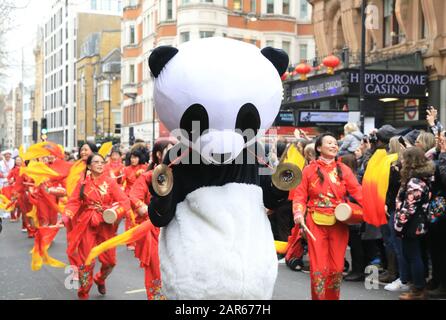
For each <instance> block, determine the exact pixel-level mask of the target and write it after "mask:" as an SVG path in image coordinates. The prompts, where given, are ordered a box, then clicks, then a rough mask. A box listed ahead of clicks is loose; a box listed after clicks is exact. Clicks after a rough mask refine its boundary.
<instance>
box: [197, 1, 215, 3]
mask: <svg viewBox="0 0 446 320" xmlns="http://www.w3.org/2000/svg"><path fill="white" fill-rule="evenodd" d="M200 2H207V3H212V2H214V0H200Z"/></svg>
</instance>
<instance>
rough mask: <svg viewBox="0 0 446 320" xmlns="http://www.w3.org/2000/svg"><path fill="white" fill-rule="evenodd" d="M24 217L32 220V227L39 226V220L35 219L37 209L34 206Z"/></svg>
mask: <svg viewBox="0 0 446 320" xmlns="http://www.w3.org/2000/svg"><path fill="white" fill-rule="evenodd" d="M26 216H27V217H28V218H31V219H32V220H33V224H34V227H37V228H38V227H39V226H40V225H39V219H37V207H36V206H33V208H32V209H31V211H30V212H28V213H27V214H26Z"/></svg>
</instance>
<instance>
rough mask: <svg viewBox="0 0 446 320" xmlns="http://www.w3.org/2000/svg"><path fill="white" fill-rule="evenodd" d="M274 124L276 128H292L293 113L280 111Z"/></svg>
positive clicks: (293, 123) (293, 121)
mask: <svg viewBox="0 0 446 320" xmlns="http://www.w3.org/2000/svg"><path fill="white" fill-rule="evenodd" d="M274 123H275V125H276V126H294V125H295V119H294V111H280V112H279V114H278V116H277V118H276V121H275V122H274Z"/></svg>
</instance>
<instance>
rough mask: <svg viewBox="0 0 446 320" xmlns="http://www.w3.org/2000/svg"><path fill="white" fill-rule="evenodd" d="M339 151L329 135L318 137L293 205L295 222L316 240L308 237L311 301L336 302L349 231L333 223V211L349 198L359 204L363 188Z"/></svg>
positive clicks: (333, 138)
mask: <svg viewBox="0 0 446 320" xmlns="http://www.w3.org/2000/svg"><path fill="white" fill-rule="evenodd" d="M338 149H339V146H338V143H337V140H336V138H335V137H334V136H333V135H332V134H329V133H325V134H323V135H321V136H319V138H318V139H317V140H316V143H315V151H316V160H314V161H312V162H311V163H310V164H309V165H308V166H306V167H305V169H304V170H303V174H302V175H303V177H302V182H301V184H300V185H299V186H298V188H297V190H296V192H295V195H294V201H293V213H294V222H295V223H296V224H301V225H303V224H305V221H306V225H307V226H308V229H309V230H310V231H311V232H312V234H313V235H314V236H315V238H316V241H314V240H313V239H312V238H311V237H307V239H308V253H309V256H310V272H311V296H312V299H313V300H339V296H340V287H341V282H342V271H343V269H344V256H345V251H346V249H347V243H348V236H349V229H348V225H346V224H343V223H341V222H339V221H337V220H336V218H335V216H334V210H335V208H336V206H337V205H339V204H340V203H345V202H346V198H347V196H348V195H349V196H350V197H352V198H354V199H355V200H356V201H357V202H358V203H359V204H360V205H361V204H362V188H361V186H360V185H359V183H358V181H357V180H356V177H355V176H354V174H353V173H352V171H351V169H350V168H348V167H347V166H346V165H344V164H343V163H341V162H340V161H338V159H337V158H336V155H337V153H338ZM305 213H306V217H305Z"/></svg>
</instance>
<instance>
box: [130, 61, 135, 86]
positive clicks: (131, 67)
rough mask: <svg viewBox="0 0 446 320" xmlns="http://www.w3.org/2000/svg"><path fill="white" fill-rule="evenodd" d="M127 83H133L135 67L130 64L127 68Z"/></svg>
mask: <svg viewBox="0 0 446 320" xmlns="http://www.w3.org/2000/svg"><path fill="white" fill-rule="evenodd" d="M129 83H135V65H134V64H131V65H130V68H129Z"/></svg>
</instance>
